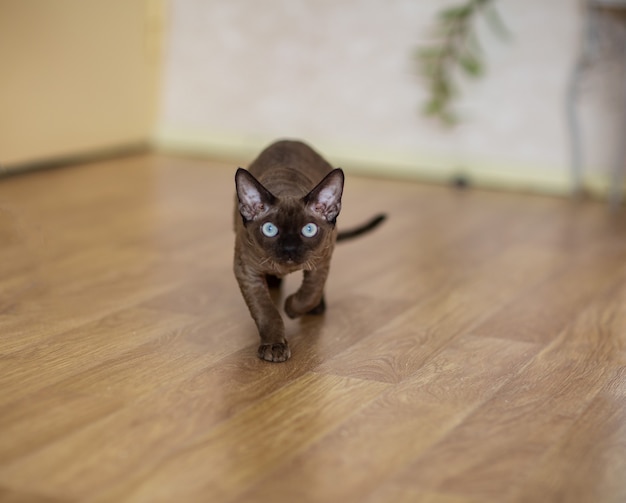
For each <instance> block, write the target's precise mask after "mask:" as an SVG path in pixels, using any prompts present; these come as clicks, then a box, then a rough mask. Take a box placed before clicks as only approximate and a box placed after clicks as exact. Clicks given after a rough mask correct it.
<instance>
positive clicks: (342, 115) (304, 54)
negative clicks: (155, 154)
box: [157, 0, 615, 192]
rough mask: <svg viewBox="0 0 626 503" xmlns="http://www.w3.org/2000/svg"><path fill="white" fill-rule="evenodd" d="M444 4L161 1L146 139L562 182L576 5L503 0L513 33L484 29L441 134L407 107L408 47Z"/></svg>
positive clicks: (419, 172) (404, 171)
mask: <svg viewBox="0 0 626 503" xmlns="http://www.w3.org/2000/svg"><path fill="white" fill-rule="evenodd" d="M450 3H451V2H441V1H435V0H428V1H426V0H422V1H418V0H315V1H313V0H264V1H263V2H250V1H245V0H231V1H229V2H219V1H205V0H171V3H170V12H169V14H170V27H169V32H170V38H169V41H168V49H167V54H166V66H165V72H164V76H163V81H164V91H163V95H162V103H161V114H160V119H159V125H158V131H157V141H158V143H159V144H160V145H161V146H163V147H165V148H170V149H183V150H185V151H197V152H204V153H210V154H212V155H222V156H228V157H232V158H235V159H239V160H240V159H242V158H245V159H250V157H251V156H252V155H254V153H255V152H256V151H257V150H258V149H259V148H261V147H262V146H263V145H264V144H266V143H267V142H268V141H270V140H271V139H273V138H276V137H285V136H287V137H300V138H304V139H307V140H308V141H310V142H311V143H313V144H314V145H316V146H317V147H318V148H319V149H320V150H321V151H322V152H323V153H325V154H326V155H327V156H328V157H329V158H330V159H331V160H332V161H333V162H335V164H342V165H343V166H344V167H346V166H347V167H348V168H351V169H361V170H371V171H374V172H376V173H383V174H385V173H387V174H401V175H407V176H415V177H419V178H426V179H436V180H445V179H447V178H449V177H451V176H453V175H454V174H457V173H465V174H467V175H469V176H470V177H472V178H473V179H474V181H476V182H478V183H479V184H482V185H491V186H498V187H504V186H511V187H514V188H522V189H524V188H527V189H532V190H542V191H552V192H563V191H566V190H567V188H568V162H569V154H568V143H567V139H568V138H567V134H566V129H565V115H564V99H565V89H566V84H567V78H568V76H569V72H570V69H571V67H572V64H573V62H574V59H575V56H576V54H577V50H578V46H579V37H580V30H581V24H582V15H581V9H580V6H579V5H578V4H577V2H572V1H571V0H552V1H550V2H545V1H543V0H525V1H520V0H499V1H498V2H497V6H498V8H499V11H500V13H501V17H502V18H503V19H504V21H505V23H506V25H507V27H508V29H509V31H510V32H511V38H510V40H506V41H503V40H501V39H500V38H498V37H497V36H496V35H494V34H493V32H492V31H490V30H489V29H486V28H485V27H484V26H482V25H481V27H480V31H479V38H480V41H481V44H482V45H483V47H484V51H485V55H486V60H487V64H488V68H487V74H486V75H485V77H484V78H482V79H479V80H477V81H470V82H464V83H463V84H462V96H461V99H460V101H459V104H458V110H459V112H460V114H461V116H462V118H463V122H462V123H461V125H459V126H457V127H456V128H454V129H451V130H449V129H445V128H442V127H440V126H439V125H437V124H435V123H433V121H432V120H430V119H426V118H424V117H422V116H421V115H420V113H419V109H420V106H421V103H422V102H423V100H424V98H425V91H424V86H423V85H422V82H421V81H420V78H419V77H418V75H417V71H416V66H415V61H414V59H413V58H412V53H413V51H414V50H415V49H416V48H417V47H419V46H420V44H423V43H424V42H426V41H427V40H428V37H429V33H430V30H431V28H432V25H433V19H434V15H435V12H436V11H437V10H438V9H440V8H442V7H443V6H444V5H449V4H450ZM452 3H458V2H452ZM591 87H592V89H591V91H589V92H587V93H586V94H585V95H584V103H583V115H584V120H585V132H586V138H587V145H586V146H587V154H588V155H587V167H586V172H587V173H588V174H589V181H591V182H594V183H595V184H596V185H599V186H602V184H603V181H604V179H605V173H606V170H607V166H608V164H609V162H610V158H611V157H610V153H611V152H612V148H613V145H614V138H613V137H612V134H611V131H612V130H613V128H612V127H611V124H612V123H611V120H610V119H612V117H613V116H614V115H615V114H614V113H612V110H611V109H610V106H609V107H607V106H606V104H605V103H603V102H602V99H601V96H599V94H601V86H594V85H592V86H591Z"/></svg>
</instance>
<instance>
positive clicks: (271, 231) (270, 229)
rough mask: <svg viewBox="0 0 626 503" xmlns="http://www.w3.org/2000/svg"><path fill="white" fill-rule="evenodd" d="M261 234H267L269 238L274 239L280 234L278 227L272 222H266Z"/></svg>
mask: <svg viewBox="0 0 626 503" xmlns="http://www.w3.org/2000/svg"><path fill="white" fill-rule="evenodd" d="M261 232H263V234H265V235H266V236H267V237H268V238H273V237H274V236H276V235H277V234H278V227H276V226H275V225H274V224H273V223H272V222H265V223H264V224H263V227H261Z"/></svg>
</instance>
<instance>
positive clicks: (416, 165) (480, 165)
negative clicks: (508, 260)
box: [153, 127, 609, 198]
mask: <svg viewBox="0 0 626 503" xmlns="http://www.w3.org/2000/svg"><path fill="white" fill-rule="evenodd" d="M275 139H276V138H275V137H271V138H270V137H267V136H265V137H263V136H259V135H256V136H255V135H246V134H240V135H236V134H232V135H229V134H222V133H215V132H210V131H203V130H195V129H176V128H168V127H161V128H159V129H158V131H157V132H156V134H155V136H154V139H153V145H154V147H155V148H156V149H157V150H159V151H162V152H165V153H173V154H180V155H193V156H201V157H208V158H212V159H219V160H225V161H232V162H234V163H238V164H241V165H243V166H245V165H246V164H247V163H249V162H250V161H251V160H252V159H253V158H254V157H255V156H256V155H257V154H258V153H259V152H260V150H261V149H262V148H263V147H265V146H266V145H268V144H269V143H271V142H272V141H273V140H275ZM314 146H315V148H316V149H318V150H319V151H320V152H321V153H323V155H324V156H325V157H327V158H328V159H329V160H330V161H331V162H332V163H333V164H334V165H337V166H340V167H342V168H343V169H345V170H346V171H348V172H351V173H355V174H363V175H367V176H375V177H393V178H401V179H407V180H414V181H421V182H428V183H441V184H448V183H453V182H454V181H455V180H458V179H460V178H462V179H463V180H464V181H467V182H468V183H469V184H470V185H471V186H473V187H478V188H486V189H496V190H508V191H515V192H530V193H537V194H544V195H556V196H570V195H571V193H572V183H571V177H570V172H569V170H567V169H563V168H560V169H556V168H554V167H553V166H552V167H540V166H536V165H512V164H510V163H507V164H506V169H502V168H501V166H502V164H499V163H496V162H494V161H493V160H490V161H485V160H482V159H469V158H468V159H464V160H463V164H462V166H461V165H459V162H458V159H455V158H453V157H451V156H441V155H439V156H437V155H431V154H428V153H415V152H401V151H396V150H391V149H380V148H376V147H372V146H355V145H346V144H339V143H337V144H333V143H332V142H323V141H322V142H316V143H315V145H314ZM542 168H543V169H542ZM608 187H609V178H608V176H607V175H605V174H603V173H601V172H598V171H593V172H591V173H589V174H587V175H586V176H585V179H584V190H585V192H586V193H587V194H588V195H590V196H593V197H597V198H606V197H607V194H608Z"/></svg>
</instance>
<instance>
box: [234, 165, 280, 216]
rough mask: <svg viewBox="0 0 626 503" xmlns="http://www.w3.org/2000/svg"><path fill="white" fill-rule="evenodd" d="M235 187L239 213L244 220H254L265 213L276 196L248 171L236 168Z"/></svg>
mask: <svg viewBox="0 0 626 503" xmlns="http://www.w3.org/2000/svg"><path fill="white" fill-rule="evenodd" d="M235 187H236V189H237V199H238V200H239V213H241V216H242V217H243V218H244V220H245V221H250V220H254V219H255V218H258V217H259V216H261V215H263V214H265V213H266V212H267V210H268V209H269V207H270V206H271V205H273V204H274V203H275V202H276V198H275V197H274V196H273V195H272V193H271V192H270V191H269V190H267V189H266V188H265V187H263V185H261V182H259V181H258V180H257V179H256V178H254V176H252V175H251V174H250V172H248V171H246V170H245V169H243V168H239V169H237V173H236V174H235Z"/></svg>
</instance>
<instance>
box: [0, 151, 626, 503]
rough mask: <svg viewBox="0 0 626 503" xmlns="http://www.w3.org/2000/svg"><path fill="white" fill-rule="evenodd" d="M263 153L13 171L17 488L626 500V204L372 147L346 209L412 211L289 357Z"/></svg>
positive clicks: (40, 500)
mask: <svg viewBox="0 0 626 503" xmlns="http://www.w3.org/2000/svg"><path fill="white" fill-rule="evenodd" d="M245 164H246V163H245V162H243V161H242V162H240V163H224V162H216V161H209V160H206V159H192V158H182V157H177V156H168V155H163V154H158V153H155V154H148V155H137V156H131V157H127V158H121V159H116V160H110V161H101V162H95V163H89V164H85V165H81V166H75V167H71V168H64V169H55V170H49V171H42V172H36V173H29V174H24V175H19V176H12V177H8V178H4V179H0V502H5V501H6V502H31V501H32V502H34V503H70V502H74V503H76V502H94V503H95V502H100V503H104V502H107V503H111V502H115V503H123V502H132V501H150V502H153V501H154V502H157V501H167V502H170V501H171V502H178V501H185V502H189V503H195V502H198V503H204V502H206V501H212V502H213V501H215V502H218V503H221V502H236V503H239V502H241V503H243V502H265V501H271V502H276V503H280V502H282V501H285V502H287V501H289V502H291V501H303V502H324V503H334V502H341V503H348V502H355V503H356V502H358V503H362V502H365V503H377V502H385V503H387V502H404V501H411V502H424V503H477V502H480V503H526V502H530V501H542V502H547V503H557V502H562V501H567V502H568V503H569V502H570V501H571V502H573V503H586V502H587V501H593V502H594V503H596V502H598V503H613V502H618V501H620V502H621V501H623V500H624V498H625V494H626V492H625V491H626V485H625V484H624V482H623V476H622V475H623V472H624V468H625V467H626V449H624V445H625V444H624V439H625V432H624V424H625V419H626V402H625V401H624V397H625V396H626V391H625V390H626V212H624V211H623V210H622V211H619V212H617V213H613V214H611V213H610V212H609V211H608V210H607V208H606V206H605V205H604V204H601V203H596V202H592V201H582V202H581V201H578V202H574V201H569V200H564V199H558V198H549V197H541V196H533V195H525V194H512V193H499V192H494V191H480V190H473V189H470V190H462V191H459V190H455V189H453V188H450V187H441V186H435V185H420V184H416V183H411V182H407V181H399V180H384V179H372V178H366V177H357V176H353V175H351V174H350V172H349V171H348V176H347V181H346V188H345V192H344V199H343V209H342V215H341V217H340V219H339V226H340V228H344V229H347V228H350V227H352V226H355V225H358V224H360V223H362V222H364V221H366V220H367V219H368V218H370V217H372V216H373V215H375V214H376V213H379V212H385V213H386V214H387V215H388V219H387V221H386V222H385V223H384V224H383V225H382V226H381V227H380V228H378V229H376V230H375V231H374V232H372V233H371V234H368V235H366V236H363V237H359V238H358V239H355V240H353V241H348V242H345V243H340V244H338V246H337V248H336V250H335V253H334V256H333V263H332V266H331V273H330V278H329V281H328V284H327V288H326V292H325V295H326V300H327V311H326V313H325V315H324V316H319V317H304V318H302V319H300V320H289V319H285V322H286V331H287V337H288V339H289V342H290V347H291V349H292V358H291V359H290V360H289V361H288V362H285V363H283V364H269V363H267V362H263V361H261V360H259V359H258V358H257V357H256V348H257V345H258V335H257V333H256V328H255V326H254V323H253V322H252V320H251V318H250V316H249V313H248V311H247V309H246V306H245V304H244V302H243V300H242V298H241V294H240V292H239V290H238V287H237V284H236V281H235V279H234V277H233V272H232V253H233V244H234V234H233V203H234V172H235V168H236V166H237V165H243V166H245ZM299 281H300V275H292V276H290V277H288V278H286V280H285V281H284V283H283V288H282V291H281V292H279V293H276V294H275V295H274V297H275V301H276V302H277V304H279V305H282V303H283V302H284V299H285V298H286V296H287V295H289V294H290V293H292V292H293V291H294V290H295V289H296V288H297V287H298V285H299Z"/></svg>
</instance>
